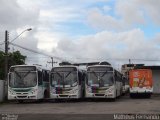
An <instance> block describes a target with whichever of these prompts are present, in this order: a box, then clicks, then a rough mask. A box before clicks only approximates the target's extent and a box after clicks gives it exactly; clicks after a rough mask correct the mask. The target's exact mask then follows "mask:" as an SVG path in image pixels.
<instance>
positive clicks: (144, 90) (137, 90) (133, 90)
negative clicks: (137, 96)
mask: <svg viewBox="0 0 160 120" xmlns="http://www.w3.org/2000/svg"><path fill="white" fill-rule="evenodd" d="M152 92H153V88H146V87H143V88H138V87H135V88H130V93H152Z"/></svg>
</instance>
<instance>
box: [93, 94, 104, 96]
mask: <svg viewBox="0 0 160 120" xmlns="http://www.w3.org/2000/svg"><path fill="white" fill-rule="evenodd" d="M104 95H105V94H95V96H104Z"/></svg>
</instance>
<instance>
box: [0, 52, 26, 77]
mask: <svg viewBox="0 0 160 120" xmlns="http://www.w3.org/2000/svg"><path fill="white" fill-rule="evenodd" d="M25 59H26V56H24V55H22V54H21V53H20V52H19V51H15V52H13V53H8V69H9V68H10V67H11V66H12V65H23V64H25ZM4 71H5V53H4V52H3V51H0V79H2V80H3V79H5V73H4Z"/></svg>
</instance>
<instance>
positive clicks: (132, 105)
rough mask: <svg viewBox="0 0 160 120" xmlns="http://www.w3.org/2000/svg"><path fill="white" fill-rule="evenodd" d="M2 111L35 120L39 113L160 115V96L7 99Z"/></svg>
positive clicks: (60, 116) (78, 116)
mask: <svg viewBox="0 0 160 120" xmlns="http://www.w3.org/2000/svg"><path fill="white" fill-rule="evenodd" d="M0 113H1V115H4V116H5V114H11V115H19V119H20V118H21V119H23V120H27V119H35V118H36V117H37V116H38V117H39V120H41V119H44V117H45V118H48V119H49V118H52V117H53V116H54V118H55V119H56V120H59V119H61V120H62V119H63V118H65V119H66V118H68V119H67V120H72V119H75V118H76V119H78V120H81V118H83V117H84V118H83V120H84V119H85V118H86V119H92V120H94V119H96V117H98V116H99V118H101V117H102V119H103V117H104V118H108V119H109V118H113V115H114V114H160V95H159V96H158V95H156V96H155V95H153V96H152V97H151V98H150V99H148V98H136V99H131V98H130V97H129V96H122V97H120V98H118V99H117V100H116V101H115V102H114V101H110V100H93V101H92V100H86V101H81V102H80V101H61V102H54V101H45V102H30V103H23V104H20V103H17V102H7V103H2V104H0ZM106 115H107V117H106ZM24 116H25V117H24ZM49 116H50V117H49ZM69 116H70V117H69ZM71 116H72V117H71ZM93 116H94V117H93ZM1 117H3V116H1ZM30 117H33V118H30ZM34 117H35V118H34ZM19 119H18V120H19ZM21 119H20V120H21ZM46 120H47V119H46Z"/></svg>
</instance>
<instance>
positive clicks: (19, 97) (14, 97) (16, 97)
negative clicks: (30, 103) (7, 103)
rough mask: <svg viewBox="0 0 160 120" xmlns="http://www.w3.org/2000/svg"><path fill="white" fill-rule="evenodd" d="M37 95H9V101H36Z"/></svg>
mask: <svg viewBox="0 0 160 120" xmlns="http://www.w3.org/2000/svg"><path fill="white" fill-rule="evenodd" d="M36 99H37V96H36V95H10V94H8V100H36Z"/></svg>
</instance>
